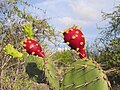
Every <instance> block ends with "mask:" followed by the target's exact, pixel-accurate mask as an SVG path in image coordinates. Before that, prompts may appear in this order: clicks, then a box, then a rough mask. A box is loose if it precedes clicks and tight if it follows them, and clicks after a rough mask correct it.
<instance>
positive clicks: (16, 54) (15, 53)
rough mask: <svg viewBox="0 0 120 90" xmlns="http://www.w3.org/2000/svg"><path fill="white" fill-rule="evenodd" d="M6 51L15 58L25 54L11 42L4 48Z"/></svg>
mask: <svg viewBox="0 0 120 90" xmlns="http://www.w3.org/2000/svg"><path fill="white" fill-rule="evenodd" d="M4 50H5V52H6V53H7V54H9V55H11V56H13V57H14V58H22V56H23V54H22V53H20V52H19V51H17V50H16V49H15V48H14V47H13V46H12V45H11V44H8V45H7V46H6V47H5V48H4Z"/></svg>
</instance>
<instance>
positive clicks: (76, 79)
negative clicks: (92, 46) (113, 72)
mask: <svg viewBox="0 0 120 90" xmlns="http://www.w3.org/2000/svg"><path fill="white" fill-rule="evenodd" d="M109 89H110V83H109V81H108V80H107V77H106V75H105V74H104V71H103V70H102V69H101V67H100V65H99V64H97V63H96V62H95V61H91V60H88V59H84V60H77V61H76V62H74V63H73V64H72V65H71V67H69V69H68V70H67V72H66V73H65V75H64V79H63V82H62V87H61V90H109Z"/></svg>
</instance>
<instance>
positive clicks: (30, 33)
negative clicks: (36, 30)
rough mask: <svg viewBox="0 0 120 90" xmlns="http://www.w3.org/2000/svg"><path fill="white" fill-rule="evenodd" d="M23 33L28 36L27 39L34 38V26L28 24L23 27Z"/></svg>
mask: <svg viewBox="0 0 120 90" xmlns="http://www.w3.org/2000/svg"><path fill="white" fill-rule="evenodd" d="M22 27H23V31H24V33H25V34H26V36H27V37H29V38H33V29H32V25H31V24H30V23H26V24H23V25H22Z"/></svg>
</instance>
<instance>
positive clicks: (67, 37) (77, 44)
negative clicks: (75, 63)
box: [63, 26, 86, 58]
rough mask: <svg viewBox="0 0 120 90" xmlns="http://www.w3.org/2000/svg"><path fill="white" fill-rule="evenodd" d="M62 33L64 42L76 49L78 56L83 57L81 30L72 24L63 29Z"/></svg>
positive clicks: (84, 53)
mask: <svg viewBox="0 0 120 90" xmlns="http://www.w3.org/2000/svg"><path fill="white" fill-rule="evenodd" d="M63 35H64V41H65V43H67V44H68V45H69V46H70V47H71V48H72V49H74V50H76V51H77V52H78V54H79V56H80V58H85V57H86V52H85V49H84V45H85V38H84V35H83V33H82V32H81V30H80V29H78V28H77V26H73V27H71V28H69V29H67V30H65V31H64V32H63Z"/></svg>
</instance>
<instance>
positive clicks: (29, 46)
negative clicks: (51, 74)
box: [23, 39, 45, 57]
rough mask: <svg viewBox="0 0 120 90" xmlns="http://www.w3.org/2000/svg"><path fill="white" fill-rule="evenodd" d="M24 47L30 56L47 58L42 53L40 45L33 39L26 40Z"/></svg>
mask: <svg viewBox="0 0 120 90" xmlns="http://www.w3.org/2000/svg"><path fill="white" fill-rule="evenodd" d="M23 47H24V49H25V50H26V51H27V52H28V53H29V54H33V55H37V56H39V57H44V56H45V54H44V52H43V51H42V47H41V46H40V44H39V43H38V42H37V41H35V40H33V39H27V40H25V41H24V42H23Z"/></svg>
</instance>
